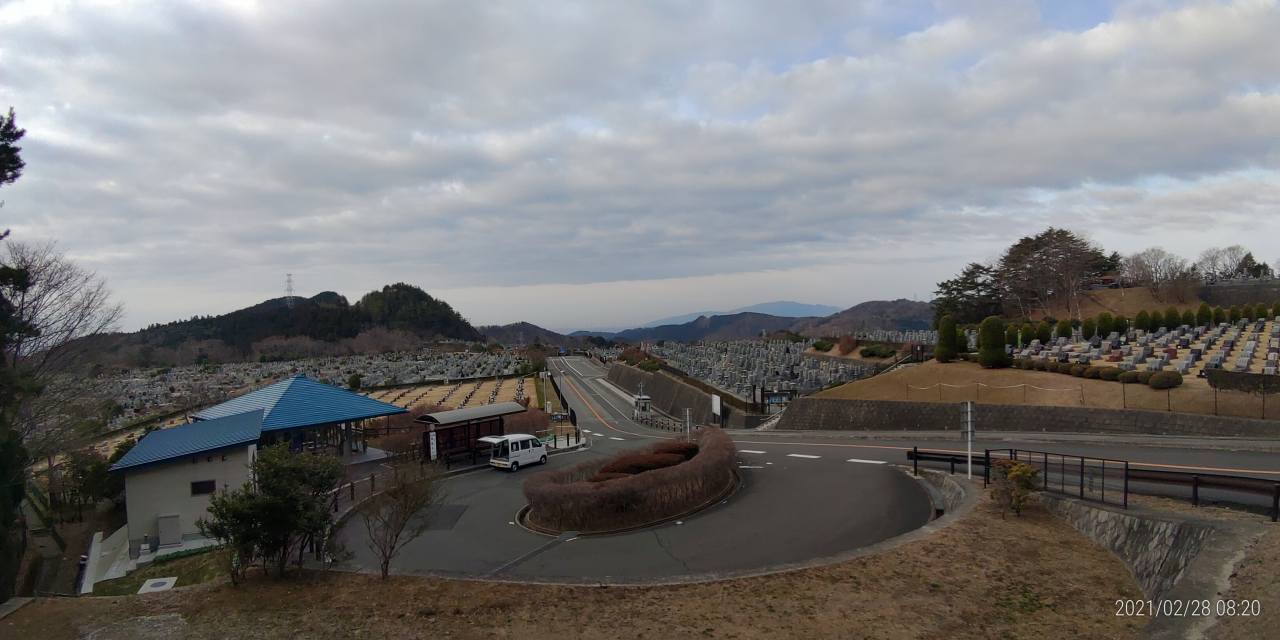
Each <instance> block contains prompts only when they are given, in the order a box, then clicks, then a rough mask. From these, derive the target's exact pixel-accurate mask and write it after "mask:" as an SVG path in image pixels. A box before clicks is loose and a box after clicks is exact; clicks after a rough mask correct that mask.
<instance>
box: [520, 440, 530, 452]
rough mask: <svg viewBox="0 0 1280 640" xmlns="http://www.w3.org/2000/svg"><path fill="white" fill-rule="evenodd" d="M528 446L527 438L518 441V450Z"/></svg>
mask: <svg viewBox="0 0 1280 640" xmlns="http://www.w3.org/2000/svg"><path fill="white" fill-rule="evenodd" d="M528 448H529V441H528V440H521V441H520V450H521V451H524V450H526V449H528Z"/></svg>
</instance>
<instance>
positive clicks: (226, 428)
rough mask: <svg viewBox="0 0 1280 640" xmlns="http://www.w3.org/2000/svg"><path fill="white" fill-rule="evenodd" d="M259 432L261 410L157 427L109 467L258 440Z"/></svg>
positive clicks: (122, 467)
mask: <svg viewBox="0 0 1280 640" xmlns="http://www.w3.org/2000/svg"><path fill="white" fill-rule="evenodd" d="M261 435H262V411H259V410H254V411H249V412H246V413H240V414H237V415H232V416H226V417H223V418H217V419H214V420H207V421H204V422H199V423H188V424H183V425H179V426H176V427H173V428H171V429H157V430H155V431H152V432H151V433H148V434H147V435H145V436H143V438H142V440H140V441H139V442H138V444H136V445H134V447H133V448H132V449H130V450H129V453H127V454H125V456H124V457H123V458H120V460H119V461H118V462H116V463H115V464H113V465H111V470H112V471H119V470H121V469H132V468H134V467H141V466H144V465H149V464H155V463H157V462H165V461H167V460H173V459H175V458H181V457H184V456H190V455H195V454H199V453H210V452H213V451H218V450H220V449H227V448H230V447H236V446H241V445H246V444H250V443H254V442H257V441H258V438H259V437H260V436H261Z"/></svg>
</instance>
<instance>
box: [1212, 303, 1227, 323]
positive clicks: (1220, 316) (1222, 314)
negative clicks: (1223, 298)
mask: <svg viewBox="0 0 1280 640" xmlns="http://www.w3.org/2000/svg"><path fill="white" fill-rule="evenodd" d="M1226 321H1227V311H1226V309H1223V308H1222V307H1214V308H1213V323H1214V324H1215V325H1217V324H1222V323H1224V322H1226Z"/></svg>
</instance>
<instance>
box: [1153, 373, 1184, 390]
mask: <svg viewBox="0 0 1280 640" xmlns="http://www.w3.org/2000/svg"><path fill="white" fill-rule="evenodd" d="M1181 384H1182V374H1181V373H1178V372H1177V371H1157V372H1155V373H1153V374H1151V378H1150V379H1149V380H1147V385H1148V386H1150V387H1151V388H1152V389H1172V388H1174V387H1176V386H1179V385H1181Z"/></svg>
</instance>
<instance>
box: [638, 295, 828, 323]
mask: <svg viewBox="0 0 1280 640" xmlns="http://www.w3.org/2000/svg"><path fill="white" fill-rule="evenodd" d="M838 311H840V307H833V306H831V305H829V304H806V303H803V302H792V301H790V300H775V301H773V302H762V303H759V304H753V305H750V306H746V307H739V308H737V309H730V310H729V311H695V312H693V313H683V314H680V315H678V316H671V317H669V318H662V319H659V320H653V321H651V322H646V323H645V324H642V325H640V327H638V328H645V327H660V326H663V325H670V324H684V323H686V322H692V321H694V320H697V319H698V318H701V317H703V316H707V317H711V316H728V315H733V314H736V313H761V314H764V315H770V316H777V317H780V318H807V317H820V316H829V315H831V314H833V313H836V312H838Z"/></svg>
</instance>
